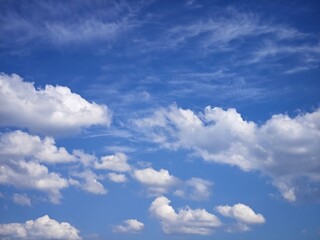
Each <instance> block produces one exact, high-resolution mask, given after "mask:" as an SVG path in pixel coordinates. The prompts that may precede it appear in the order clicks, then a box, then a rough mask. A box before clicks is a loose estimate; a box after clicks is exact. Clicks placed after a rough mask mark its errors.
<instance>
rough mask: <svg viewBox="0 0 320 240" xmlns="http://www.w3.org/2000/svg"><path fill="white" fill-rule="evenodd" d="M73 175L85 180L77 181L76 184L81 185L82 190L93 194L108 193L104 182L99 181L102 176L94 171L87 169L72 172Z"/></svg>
mask: <svg viewBox="0 0 320 240" xmlns="http://www.w3.org/2000/svg"><path fill="white" fill-rule="evenodd" d="M72 175H73V176H75V177H78V178H81V179H82V180H83V182H82V183H78V182H75V185H76V186H79V187H80V188H81V189H82V190H84V191H87V192H90V193H93V194H100V195H103V194H107V190H106V189H105V188H104V186H103V185H102V183H100V182H99V181H98V180H99V179H100V177H99V176H97V175H96V174H95V173H93V172H92V171H90V170H86V171H84V172H80V173H72Z"/></svg>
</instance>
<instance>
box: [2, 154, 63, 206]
mask: <svg viewBox="0 0 320 240" xmlns="http://www.w3.org/2000/svg"><path fill="white" fill-rule="evenodd" d="M0 165H1V166H0V184H6V185H11V186H14V187H17V188H22V189H33V190H38V191H42V192H45V193H47V194H48V195H49V199H50V201H51V202H53V203H59V201H60V198H61V193H60V190H61V189H63V188H66V187H68V185H69V183H68V181H67V180H66V179H64V178H61V177H60V176H59V175H58V174H57V173H54V172H49V170H48V168H47V167H46V166H44V165H41V164H39V163H37V162H32V161H29V162H27V161H24V160H11V159H1V162H0Z"/></svg>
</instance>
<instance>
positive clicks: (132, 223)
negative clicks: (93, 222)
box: [113, 219, 144, 233]
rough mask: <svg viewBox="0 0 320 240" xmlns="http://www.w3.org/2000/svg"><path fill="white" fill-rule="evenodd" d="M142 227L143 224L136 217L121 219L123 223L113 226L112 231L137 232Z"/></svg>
mask: <svg viewBox="0 0 320 240" xmlns="http://www.w3.org/2000/svg"><path fill="white" fill-rule="evenodd" d="M143 228H144V224H143V223H142V222H139V221H138V220H136V219H127V220H125V221H123V224H121V225H118V226H115V227H114V228H113V231H114V232H117V233H137V232H141V231H142V229H143Z"/></svg>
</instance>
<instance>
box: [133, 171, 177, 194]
mask: <svg viewBox="0 0 320 240" xmlns="http://www.w3.org/2000/svg"><path fill="white" fill-rule="evenodd" d="M133 177H134V178H135V179H136V180H137V181H138V182H140V183H141V184H143V185H145V186H146V187H147V188H148V191H149V194H150V195H152V196H153V195H159V194H162V193H166V192H168V190H169V189H170V188H171V187H172V186H174V185H175V184H176V183H177V181H178V179H177V178H175V177H174V176H172V175H170V174H169V172H168V170H165V169H160V170H159V171H157V170H154V169H153V168H145V169H139V170H134V172H133Z"/></svg>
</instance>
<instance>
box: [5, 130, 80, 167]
mask: <svg viewBox="0 0 320 240" xmlns="http://www.w3.org/2000/svg"><path fill="white" fill-rule="evenodd" d="M0 155H1V156H2V157H3V158H5V157H10V159H26V158H28V159H32V160H36V161H38V162H45V163H64V162H65V163H66V162H72V161H75V160H76V158H75V157H74V156H73V155H71V154H69V153H68V152H67V150H66V149H65V148H63V147H60V148H58V147H57V146H56V145H55V141H54V139H53V138H51V137H45V138H43V139H41V138H40V137H38V136H35V135H30V134H28V133H26V132H22V131H19V130H17V131H14V132H9V133H4V134H3V135H1V136H0Z"/></svg>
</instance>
